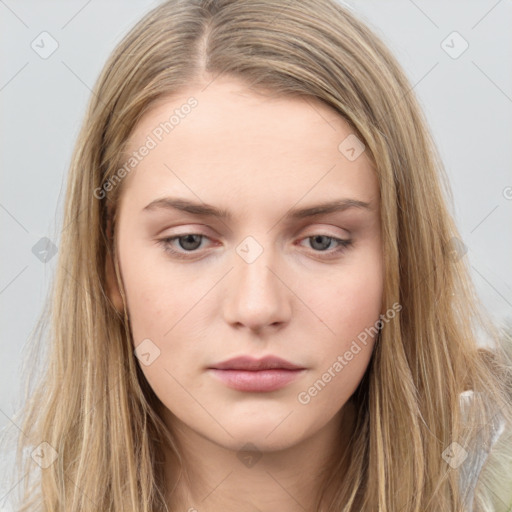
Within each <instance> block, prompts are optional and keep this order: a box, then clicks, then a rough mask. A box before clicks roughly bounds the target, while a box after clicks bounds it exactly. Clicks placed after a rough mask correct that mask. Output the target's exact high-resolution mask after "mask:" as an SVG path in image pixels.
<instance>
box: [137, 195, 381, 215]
mask: <svg viewBox="0 0 512 512" xmlns="http://www.w3.org/2000/svg"><path fill="white" fill-rule="evenodd" d="M349 208H358V209H366V210H373V208H372V207H371V205H370V203H367V202H365V201H360V200H358V199H348V198H344V199H337V200H334V201H328V202H324V203H320V204H316V205H311V206H307V207H305V208H294V209H291V210H289V211H288V212H287V213H286V214H285V215H284V218H286V219H290V220H300V219H305V218H309V217H316V216H318V215H325V214H328V213H335V212H342V211H345V210H348V209H349ZM156 209H166V210H179V211H183V212H186V213H189V214H191V215H197V216H200V217H217V218H220V219H225V220H232V219H233V214H232V213H231V212H230V211H228V210H225V209H223V208H217V207H215V206H212V205H209V204H206V203H198V202H195V201H190V200H188V199H181V198H175V197H162V198H160V199H155V200H154V201H151V203H149V204H148V205H146V206H145V207H144V208H143V209H142V211H143V212H144V211H153V210H156Z"/></svg>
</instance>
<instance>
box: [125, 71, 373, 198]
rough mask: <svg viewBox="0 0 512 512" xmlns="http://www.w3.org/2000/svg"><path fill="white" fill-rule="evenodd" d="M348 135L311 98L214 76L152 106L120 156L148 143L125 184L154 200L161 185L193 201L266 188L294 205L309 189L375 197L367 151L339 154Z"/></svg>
mask: <svg viewBox="0 0 512 512" xmlns="http://www.w3.org/2000/svg"><path fill="white" fill-rule="evenodd" d="M350 137H355V134H354V133H353V130H352V129H351V127H350V125H349V124H348V123H347V122H346V121H345V119H344V118H343V117H342V116H341V115H339V114H338V113H337V112H336V111H335V110H334V109H332V108H331V107H329V106H328V105H326V104H324V103H323V102H321V101H320V100H318V99H316V98H312V97H306V96H300V97H299V96H272V95H271V93H265V94H261V93H259V92H255V91H253V90H250V89H248V88H247V87H246V86H245V85H244V84H242V83H240V82H238V81H236V80H229V79H217V80H214V81H213V82H212V83H210V84H209V85H208V86H207V87H206V88H205V86H204V85H196V86H191V87H190V88H188V89H187V90H183V91H181V92H180V93H178V94H175V95H172V96H166V97H161V98H160V99H159V100H158V101H157V102H155V103H154V104H153V105H152V106H151V108H150V109H149V110H148V111H147V112H146V113H145V114H144V116H143V117H142V118H141V119H140V120H139V122H138V123H137V125H136V126H135V128H134V130H133V132H132V135H131V137H130V140H129V143H128V146H127V152H126V153H127V154H126V155H125V157H126V159H128V158H129V157H130V155H133V153H134V152H138V151H139V150H140V149H141V148H142V147H143V146H145V145H148V141H151V142H150V145H151V150H150V151H145V153H146V154H145V156H144V157H143V158H142V159H140V160H139V161H138V162H137V164H136V167H135V170H134V172H131V173H130V174H129V176H128V178H127V179H126V182H125V183H124V184H123V186H124V187H125V188H128V189H131V188H132V187H131V185H132V182H133V184H135V182H136V183H137V184H138V185H139V186H138V187H136V188H137V189H138V190H140V191H142V188H144V190H145V191H146V192H147V194H148V195H151V194H152V195H153V196H154V195H155V194H156V193H157V192H158V190H159V189H160V188H162V187H164V188H173V190H172V192H173V193H174V192H176V188H179V189H180V190H181V191H186V192H187V193H188V194H190V192H192V193H195V194H196V196H198V197H202V196H201V194H200V192H201V193H202V194H205V193H207V192H212V193H214V194H215V192H216V188H215V187H223V188H224V191H225V192H226V191H227V190H230V191H231V194H232V195H233V197H238V198H242V197H243V194H245V195H251V194H255V193H257V192H258V191H260V192H261V191H262V190H265V191H266V193H267V194H268V195H270V196H272V195H274V196H275V197H276V198H277V197H280V198H283V193H285V194H286V195H287V197H289V198H290V200H293V198H295V201H297V200H299V199H300V197H301V196H303V195H304V194H305V193H307V191H308V189H313V188H317V192H318V193H322V192H321V191H322V190H323V191H324V192H325V191H327V192H328V191H329V190H330V189H332V187H333V186H334V187H345V188H348V189H351V190H347V192H350V193H356V192H357V190H356V189H359V192H362V191H364V190H367V191H368V192H370V193H375V186H376V182H375V176H374V172H373V169H372V165H371V162H370V161H369V159H368V158H367V155H366V154H365V152H364V151H363V152H362V153H361V155H360V156H359V157H358V158H357V159H354V160H351V159H349V158H347V155H346V154H344V153H343V151H342V149H343V144H344V141H346V140H347V138H349V140H351V139H350ZM340 146H341V147H340ZM180 180H181V182H180ZM320 182H322V183H320ZM317 183H318V184H319V185H318V186H317V185H316V184H317ZM142 184H144V187H141V185H142ZM187 188H188V191H187V190H186V189H187ZM132 192H133V190H132ZM367 198H368V197H367ZM148 199H149V198H148ZM153 199H154V197H153ZM196 199H197V197H196Z"/></svg>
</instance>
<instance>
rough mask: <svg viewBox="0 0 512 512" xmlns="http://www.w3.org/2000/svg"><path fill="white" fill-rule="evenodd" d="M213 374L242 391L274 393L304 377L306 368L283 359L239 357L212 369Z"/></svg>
mask: <svg viewBox="0 0 512 512" xmlns="http://www.w3.org/2000/svg"><path fill="white" fill-rule="evenodd" d="M208 371H209V372H210V373H211V375H212V376H213V377H215V378H217V379H218V380H220V381H221V382H223V383H224V384H225V385H226V386H228V387H229V388H232V389H236V390H238V391H246V392H270V391H276V390H278V389H281V388H283V387H285V386H286V385H287V384H289V383H290V382H292V381H293V380H295V379H297V378H298V377H299V376H300V375H302V374H304V372H305V371H306V368H304V367H301V366H298V365H295V364H293V363H291V362H290V361H286V360H284V359H281V358H279V357H275V356H267V357H265V358H262V359H254V358H252V357H249V356H242V357H236V358H233V359H229V360H228V361H224V362H222V363H217V364H214V365H212V366H210V367H209V368H208Z"/></svg>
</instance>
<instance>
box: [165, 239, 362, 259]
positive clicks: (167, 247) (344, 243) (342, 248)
mask: <svg viewBox="0 0 512 512" xmlns="http://www.w3.org/2000/svg"><path fill="white" fill-rule="evenodd" d="M189 235H196V236H200V237H202V239H203V238H209V237H207V236H206V235H202V234H200V233H184V234H183V235H176V236H171V237H166V238H162V239H160V240H158V244H159V245H161V246H163V248H164V251H165V252H166V253H168V254H170V255H171V256H173V257H177V258H180V259H191V258H192V257H193V256H187V255H186V254H187V252H188V253H189V254H191V255H193V254H194V253H196V252H198V251H199V250H198V249H196V250H194V251H186V252H181V251H177V250H176V249H173V248H172V246H171V242H173V241H174V240H178V239H180V238H184V237H186V236H189ZM316 236H323V237H325V238H328V239H330V240H332V241H333V242H336V243H338V244H339V246H338V247H337V248H336V249H334V250H332V251H329V250H325V251H315V250H313V252H315V253H318V254H322V253H326V254H328V255H329V257H330V256H335V255H337V254H341V253H343V252H344V251H345V250H346V249H348V248H349V247H351V246H352V242H353V241H352V240H351V239H346V240H344V239H341V238H336V237H334V236H330V235H323V234H320V233H319V234H315V235H310V236H307V237H305V238H303V239H302V240H307V239H311V238H315V237H316ZM201 241H202V240H201Z"/></svg>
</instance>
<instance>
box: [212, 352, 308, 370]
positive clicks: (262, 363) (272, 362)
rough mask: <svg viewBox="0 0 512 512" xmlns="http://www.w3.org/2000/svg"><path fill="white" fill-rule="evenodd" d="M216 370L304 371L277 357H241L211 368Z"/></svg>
mask: <svg viewBox="0 0 512 512" xmlns="http://www.w3.org/2000/svg"><path fill="white" fill-rule="evenodd" d="M209 368H210V369H215V370H253V371H257V370H271V369H276V368H280V369H283V370H303V369H304V368H303V367H301V366H297V365H295V364H293V363H290V361H286V360H285V359H281V358H280V357H276V356H266V357H263V358H261V359H255V358H254V357H251V356H240V357H234V358H232V359H228V360H227V361H223V362H221V363H217V364H214V365H212V366H210V367H209Z"/></svg>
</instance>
